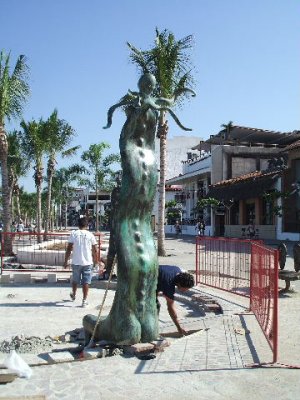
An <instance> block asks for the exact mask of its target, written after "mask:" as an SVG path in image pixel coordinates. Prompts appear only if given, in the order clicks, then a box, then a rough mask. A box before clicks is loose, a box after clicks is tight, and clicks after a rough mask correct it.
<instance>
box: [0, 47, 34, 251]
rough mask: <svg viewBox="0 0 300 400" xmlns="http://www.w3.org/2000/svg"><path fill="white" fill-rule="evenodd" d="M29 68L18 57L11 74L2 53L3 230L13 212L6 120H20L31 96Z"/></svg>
mask: <svg viewBox="0 0 300 400" xmlns="http://www.w3.org/2000/svg"><path fill="white" fill-rule="evenodd" d="M27 79H28V66H27V64H26V58H25V56H24V55H21V56H19V57H18V59H17V62H16V65H15V67H14V70H13V72H12V73H10V53H9V54H8V55H6V54H5V52H4V51H1V53H0V162H1V177H2V207H3V229H4V231H5V232H8V231H9V230H10V225H11V210H10V201H9V180H8V168H7V154H8V143H7V137H6V132H5V119H7V120H9V121H10V120H11V119H12V118H20V117H21V116H22V111H23V107H24V105H25V102H26V100H27V97H28V95H29V85H28V83H27ZM11 250H12V248H11V241H8V240H6V241H5V244H4V251H5V253H10V252H11Z"/></svg>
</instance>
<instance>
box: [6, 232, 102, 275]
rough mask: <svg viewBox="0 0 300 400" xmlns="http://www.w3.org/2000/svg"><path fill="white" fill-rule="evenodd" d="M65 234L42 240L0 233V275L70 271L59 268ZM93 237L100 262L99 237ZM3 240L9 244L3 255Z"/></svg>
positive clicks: (41, 237)
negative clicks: (9, 248)
mask: <svg viewBox="0 0 300 400" xmlns="http://www.w3.org/2000/svg"><path fill="white" fill-rule="evenodd" d="M69 235H70V232H51V233H47V237H46V238H45V237H44V233H40V234H38V233H35V232H1V272H3V271H12V270H13V271H16V270H17V271H18V272H22V271H24V272H26V271H39V272H50V271H51V272H70V270H71V265H70V266H69V268H67V269H64V267H63V264H64V259H65V251H66V248H67V243H68V238H69ZM95 236H96V240H97V250H98V257H99V260H100V256H101V244H102V240H101V234H100V233H95ZM45 239H47V240H45ZM5 241H11V245H12V246H11V248H12V253H11V254H4V242H5Z"/></svg>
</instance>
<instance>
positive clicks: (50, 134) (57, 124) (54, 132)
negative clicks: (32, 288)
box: [44, 109, 80, 240]
mask: <svg viewBox="0 0 300 400" xmlns="http://www.w3.org/2000/svg"><path fill="white" fill-rule="evenodd" d="M45 130H46V135H47V139H48V140H47V144H48V148H47V153H48V155H49V158H48V163H47V184H48V188H47V212H46V221H45V234H44V240H47V232H48V229H49V228H50V220H51V196H52V180H53V175H54V171H55V164H56V156H57V154H58V153H60V154H61V155H62V157H68V156H72V155H74V154H75V152H76V151H77V150H78V149H79V147H80V146H74V147H72V148H69V149H67V150H66V149H65V148H66V147H67V146H68V145H69V144H70V143H71V141H72V139H73V137H74V136H75V131H74V129H73V128H72V127H71V126H70V125H69V124H68V123H67V122H66V121H64V120H62V119H59V118H58V112H57V110H56V109H55V110H54V111H53V113H52V114H51V115H50V117H49V119H48V120H47V121H46V122H45Z"/></svg>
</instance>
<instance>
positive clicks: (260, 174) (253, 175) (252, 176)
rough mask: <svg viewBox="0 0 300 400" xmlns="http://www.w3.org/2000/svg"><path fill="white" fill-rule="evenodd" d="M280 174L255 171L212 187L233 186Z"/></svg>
mask: <svg viewBox="0 0 300 400" xmlns="http://www.w3.org/2000/svg"><path fill="white" fill-rule="evenodd" d="M278 173H280V171H270V172H265V171H254V172H250V173H249V174H245V175H241V176H237V177H235V178H231V179H227V180H224V181H220V182H217V183H215V184H213V185H211V187H219V186H226V185H232V184H235V183H240V182H246V181H249V180H254V179H261V178H264V177H268V176H272V175H275V174H278Z"/></svg>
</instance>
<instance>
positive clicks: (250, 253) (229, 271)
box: [196, 237, 278, 363]
mask: <svg viewBox="0 0 300 400" xmlns="http://www.w3.org/2000/svg"><path fill="white" fill-rule="evenodd" d="M196 283H202V284H204V285H208V286H213V287H215V288H217V289H221V290H226V291H230V292H233V293H235V294H239V295H244V296H249V295H250V310H251V311H252V312H253V313H254V315H255V317H256V319H257V321H258V323H259V325H260V327H261V329H262V331H263V333H264V335H265V337H266V339H267V341H268V343H269V345H270V347H271V350H272V352H273V363H276V361H277V355H278V250H273V249H271V248H268V247H266V246H265V245H264V244H263V242H262V241H261V240H259V241H251V240H240V239H227V238H226V239H225V238H211V237H198V238H197V240H196Z"/></svg>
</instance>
